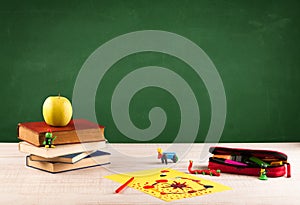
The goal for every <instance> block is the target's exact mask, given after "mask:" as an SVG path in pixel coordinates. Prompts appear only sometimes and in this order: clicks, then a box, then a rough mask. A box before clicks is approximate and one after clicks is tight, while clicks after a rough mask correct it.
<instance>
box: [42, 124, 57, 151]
mask: <svg viewBox="0 0 300 205" xmlns="http://www.w3.org/2000/svg"><path fill="white" fill-rule="evenodd" d="M52 135H53V134H52V131H51V130H50V129H49V130H47V132H46V133H45V140H44V142H43V145H45V147H46V148H54V147H55V146H54V145H53V144H52V143H53V142H54V140H55V139H56V136H55V137H52Z"/></svg>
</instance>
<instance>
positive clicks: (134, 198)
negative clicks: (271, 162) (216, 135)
mask: <svg viewBox="0 0 300 205" xmlns="http://www.w3.org/2000/svg"><path fill="white" fill-rule="evenodd" d="M218 145H220V146H227V147H244V148H251V149H254V148H255V149H271V150H277V151H281V152H284V153H286V154H287V155H288V157H289V158H288V161H289V162H290V163H291V166H292V177H291V178H286V177H280V178H269V180H267V181H260V180H258V179H257V177H252V176H242V175H233V174H225V173H221V176H220V177H211V176H206V175H205V176H203V175H200V176H199V177H201V178H206V179H209V180H213V181H216V182H219V183H222V184H224V185H227V186H230V187H232V188H233V190H231V191H226V192H221V193H216V194H209V195H205V196H200V197H194V198H189V199H184V200H178V201H173V202H171V203H172V204H251V205H252V204H272V205H273V204H287V203H288V204H295V205H296V204H298V203H299V200H300V196H299V193H300V186H299V180H300V174H299V170H300V158H299V156H300V143H256V144H254V143H245V144H218ZM168 146H169V144H112V146H111V147H108V148H107V149H108V150H107V151H111V152H112V153H113V154H112V159H111V160H112V164H111V165H110V167H108V168H103V167H95V168H89V169H84V170H77V171H73V172H66V173H61V174H49V173H46V172H42V171H39V170H35V169H31V168H28V167H26V166H25V156H26V155H25V154H24V153H20V152H19V151H18V145H17V143H1V144H0V166H1V169H0V204H167V203H168V202H164V201H161V200H159V199H157V198H154V197H152V196H150V195H146V194H144V193H142V192H139V191H137V190H134V189H131V188H126V189H125V190H123V192H122V193H120V194H115V193H114V191H115V189H116V188H118V187H119V186H120V184H118V183H116V182H113V181H110V180H108V179H105V178H103V177H104V176H106V175H109V174H114V173H116V172H118V171H122V170H124V172H126V170H128V171H130V169H140V170H143V169H151V168H156V167H164V165H162V164H161V162H160V160H158V159H157V156H156V153H155V152H156V148H157V147H162V148H163V149H167V147H168ZM178 146H179V147H180V146H182V144H180V145H178ZM203 147H204V145H203V144H192V145H191V147H190V149H189V151H188V153H187V154H186V155H185V156H184V157H181V156H179V162H178V163H176V164H173V163H169V166H172V168H173V169H176V170H179V171H183V172H187V165H188V161H189V160H190V159H192V160H194V167H195V168H205V166H207V161H206V160H203V161H202V162H200V161H199V160H197V159H199V150H202V148H203ZM116 150H117V151H118V152H119V153H122V154H119V155H118V154H114V152H116ZM137 154H139V155H140V156H139V157H140V159H142V160H139V158H138V157H136V159H137V160H136V162H135V161H134V157H132V156H135V155H137ZM143 156H149V158H147V160H145V159H143Z"/></svg>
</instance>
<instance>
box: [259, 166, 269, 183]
mask: <svg viewBox="0 0 300 205" xmlns="http://www.w3.org/2000/svg"><path fill="white" fill-rule="evenodd" d="M266 168H267V165H264V164H262V166H261V169H260V176H259V179H260V180H267V179H268V177H267V171H266Z"/></svg>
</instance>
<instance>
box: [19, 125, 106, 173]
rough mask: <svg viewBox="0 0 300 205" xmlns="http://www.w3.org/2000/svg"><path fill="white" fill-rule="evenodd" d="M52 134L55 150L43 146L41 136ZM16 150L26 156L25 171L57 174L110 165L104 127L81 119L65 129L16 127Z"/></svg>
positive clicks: (43, 126) (42, 126)
mask: <svg viewBox="0 0 300 205" xmlns="http://www.w3.org/2000/svg"><path fill="white" fill-rule="evenodd" d="M49 129H50V130H51V131H52V135H53V137H54V136H56V139H55V140H54V141H53V145H55V148H46V147H45V146H44V145H43V142H44V140H45V134H46V133H47V132H48V130H49ZM18 138H19V139H20V140H21V141H20V142H19V150H20V151H21V152H25V153H28V154H29V155H28V156H27V157H26V165H27V166H28V167H32V168H36V169H39V170H43V171H47V172H50V173H59V172H65V171H71V170H76V169H83V168H88V167H94V166H102V165H107V164H110V153H108V152H104V151H103V150H102V149H104V148H105V146H106V139H105V137H104V127H103V126H101V125H98V124H96V123H93V122H90V121H88V120H85V119H75V120H71V122H70V123H69V124H68V125H67V126H65V127H52V126H49V125H47V124H46V123H45V122H25V123H19V124H18Z"/></svg>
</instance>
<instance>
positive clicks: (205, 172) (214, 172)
mask: <svg viewBox="0 0 300 205" xmlns="http://www.w3.org/2000/svg"><path fill="white" fill-rule="evenodd" d="M192 166H193V161H192V160H190V164H189V166H188V171H189V173H190V174H203V175H210V176H220V172H221V170H219V169H217V170H214V169H201V170H192Z"/></svg>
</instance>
